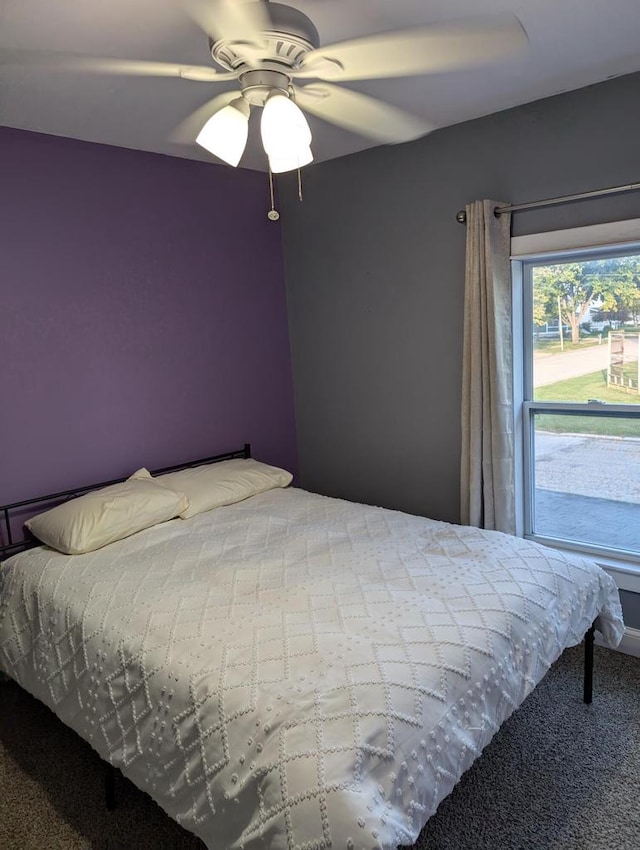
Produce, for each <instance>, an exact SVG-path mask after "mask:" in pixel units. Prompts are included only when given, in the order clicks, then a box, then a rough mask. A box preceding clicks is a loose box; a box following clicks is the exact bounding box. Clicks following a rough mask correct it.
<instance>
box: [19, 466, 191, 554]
mask: <svg viewBox="0 0 640 850" xmlns="http://www.w3.org/2000/svg"><path fill="white" fill-rule="evenodd" d="M186 506H187V499H186V497H185V495H184V493H178V492H177V491H175V490H174V489H167V488H166V487H163V486H162V485H159V484H158V483H157V482H156V481H155V480H154V479H153V478H152V477H151V475H150V473H149V472H148V471H147V470H146V469H139V470H138V471H137V472H135V473H134V474H133V475H132V476H131V478H129V479H128V480H127V481H123V482H122V483H121V484H112V485H111V486H109V487H104V488H103V489H102V490H94V491H92V492H90V493H86V494H85V495H84V496H79V497H78V498H76V499H70V500H69V501H68V502H63V503H62V504H61V505H58V506H57V507H55V508H52V509H51V510H50V511H46V512H45V513H42V514H38V515H37V516H34V517H32V518H31V519H29V520H27V521H26V523H25V525H26V526H27V528H28V529H29V531H30V532H31V533H32V534H33V535H34V536H35V537H37V538H38V540H41V541H42V542H43V543H46V545H47V546H51V548H52V549H57V550H58V551H59V552H64V553H65V554H66V555H81V554H82V553H84V552H93V551H94V549H100V548H101V547H102V546H106V545H107V544H108V543H114V542H115V541H116V540H122V538H123V537H129V536H130V535H131V534H135V533H136V532H137V531H142V530H143V529H144V528H150V527H151V526H152V525H157V524H158V523H159V522H165V521H166V520H168V519H172V518H173V517H176V516H179V515H180V514H181V513H182V511H184V510H185V508H186Z"/></svg>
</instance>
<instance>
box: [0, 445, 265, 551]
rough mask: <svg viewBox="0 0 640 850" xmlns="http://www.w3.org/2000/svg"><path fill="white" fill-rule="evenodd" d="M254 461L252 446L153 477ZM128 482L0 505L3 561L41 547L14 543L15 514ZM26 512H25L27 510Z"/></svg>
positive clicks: (117, 481) (156, 472) (29, 539)
mask: <svg viewBox="0 0 640 850" xmlns="http://www.w3.org/2000/svg"><path fill="white" fill-rule="evenodd" d="M250 457H251V443H245V444H244V446H243V448H241V449H236V451H233V452H226V453H225V454H222V455H214V456H213V457H203V458H200V459H199V460H190V461H188V462H187V463H179V464H177V465H176V466H165V467H164V468H163V469H152V470H151V474H152V475H154V476H155V475H166V474H167V473H169V472H179V471H180V470H181V469H191V468H192V467H194V466H204V465H205V464H207V463H218V462H219V461H222V460H235V459H237V458H250ZM126 480H127V479H126V478H114V479H113V480H112V481H101V482H100V483H99V484H87V485H86V486H84V487H74V488H73V489H72V490H63V491H62V492H61V493H49V495H47V496H37V497H36V498H35V499H23V501H21V502H12V503H11V504H10V505H0V531H1V532H2V536H1V537H0V543H2V537H4V539H5V541H6V542H5V543H4V545H0V560H2V558H4V557H6V556H8V555H14V554H15V553H16V552H21V551H22V550H24V549H30V548H32V547H33V546H40V545H41V543H40V542H39V541H38V540H36V539H35V538H34V537H24V538H23V539H22V540H16V541H14V539H13V532H12V529H11V519H12V517H13V516H14V515H15V514H20V513H26V512H27V511H29V512H30V511H31V509H32V508H34V507H37V506H39V505H45V504H46V505H49V506H52V503H53V502H57V503H60V502H65V501H67V500H68V499H73V498H75V497H76V496H82V495H83V494H84V493H89V492H90V491H91V490H100V489H101V488H102V487H109V486H110V485H111V484H121V483H122V482H123V481H126ZM25 509H26V510H25Z"/></svg>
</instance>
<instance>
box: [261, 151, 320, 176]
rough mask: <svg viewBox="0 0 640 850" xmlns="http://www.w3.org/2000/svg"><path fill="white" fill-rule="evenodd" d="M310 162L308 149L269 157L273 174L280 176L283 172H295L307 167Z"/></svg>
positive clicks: (310, 154)
mask: <svg viewBox="0 0 640 850" xmlns="http://www.w3.org/2000/svg"><path fill="white" fill-rule="evenodd" d="M310 162H313V154H312V153H311V148H310V147H306V148H301V149H300V150H299V151H292V152H289V153H284V154H282V155H281V156H270V157H269V166H270V168H271V170H272V171H273V173H274V174H282V172H283V171H295V170H296V169H297V168H302V167H303V166H304V165H309V163H310Z"/></svg>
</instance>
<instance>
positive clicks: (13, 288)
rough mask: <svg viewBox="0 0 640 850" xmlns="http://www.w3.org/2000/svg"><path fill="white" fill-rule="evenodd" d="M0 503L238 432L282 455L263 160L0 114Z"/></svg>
mask: <svg viewBox="0 0 640 850" xmlns="http://www.w3.org/2000/svg"><path fill="white" fill-rule="evenodd" d="M0 163H1V170H2V178H1V184H2V189H1V191H0V376H1V377H0V381H1V384H0V387H1V389H0V504H3V503H6V502H9V501H14V500H19V499H23V498H30V497H32V496H37V495H40V494H42V493H45V492H48V491H52V490H57V489H63V488H67V487H73V486H79V485H81V484H84V483H91V482H93V481H99V480H103V479H106V478H111V477H119V476H124V475H127V474H129V473H131V472H133V471H134V470H135V469H136V468H138V467H140V466H147V467H150V468H152V467H158V466H163V465H168V464H173V463H179V462H181V461H185V460H189V459H190V458H196V457H200V456H206V455H209V454H215V453H217V452H223V451H227V450H229V449H233V448H236V447H241V446H242V444H243V443H244V442H251V443H252V446H253V455H254V457H256V458H258V459H260V460H265V461H267V462H271V463H275V464H279V465H282V466H284V467H287V468H289V469H291V470H292V471H295V465H296V449H295V423H294V413H293V395H292V383H291V361H290V353H289V338H288V329H287V315H286V301H285V288H284V273H283V257H282V245H281V234H280V227H279V225H278V224H274V223H273V222H269V221H268V220H267V217H266V211H267V209H268V185H267V182H266V176H265V175H263V174H258V173H256V172H250V171H236V170H232V169H231V168H225V167H223V166H219V165H215V164H207V163H201V162H193V161H189V160H183V159H177V158H172V157H166V156H160V155H156V154H148V153H141V152H139V151H131V150H126V149H121V148H113V147H107V146H104V145H95V144H90V143H85V142H79V141H74V140H71V139H62V138H56V137H52V136H44V135H40V134H37V133H28V132H24V131H20V130H12V129H7V128H0Z"/></svg>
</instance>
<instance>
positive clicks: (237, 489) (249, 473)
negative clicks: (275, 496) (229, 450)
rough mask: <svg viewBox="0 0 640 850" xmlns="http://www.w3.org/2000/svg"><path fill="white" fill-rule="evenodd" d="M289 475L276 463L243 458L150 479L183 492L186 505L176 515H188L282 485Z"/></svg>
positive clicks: (287, 481)
mask: <svg viewBox="0 0 640 850" xmlns="http://www.w3.org/2000/svg"><path fill="white" fill-rule="evenodd" d="M292 478H293V476H292V475H291V473H290V472H287V471H286V470H284V469H279V468H278V467H277V466H268V465H267V464H266V463H259V462H258V461H257V460H251V459H247V460H223V461H221V462H220V463H210V464H207V465H206V466H196V467H194V468H193V469H183V470H181V471H180V472H170V473H169V474H168V475H160V476H159V477H158V478H155V479H154V481H158V482H160V483H161V484H163V485H164V486H165V487H171V488H172V489H175V490H176V492H180V493H184V494H185V496H186V497H187V500H188V505H187V507H186V508H185V509H184V510H183V511H182V513H181V514H180V516H181V517H182V518H183V519H188V518H189V517H192V516H195V515H196V514H200V513H202V512H203V511H210V510H211V509H212V508H219V507H222V506H223V505H232V504H233V503H234V502H241V501H242V500H243V499H248V498H249V497H250V496H255V495H257V494H258V493H264V492H265V491H266V490H272V489H273V488H274V487H286V486H287V485H288V484H290V483H291V479H292Z"/></svg>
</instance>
